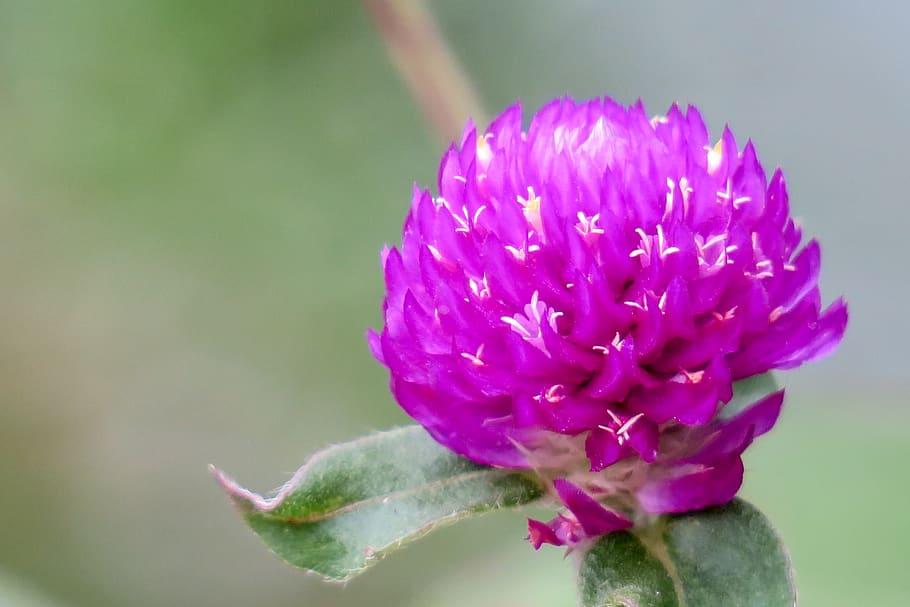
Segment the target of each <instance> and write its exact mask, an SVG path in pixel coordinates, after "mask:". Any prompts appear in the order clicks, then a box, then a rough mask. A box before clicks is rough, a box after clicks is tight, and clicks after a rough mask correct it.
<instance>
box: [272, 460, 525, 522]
mask: <svg viewBox="0 0 910 607" xmlns="http://www.w3.org/2000/svg"><path fill="white" fill-rule="evenodd" d="M512 475H515V476H518V477H520V478H521V479H522V480H530V479H529V478H528V477H526V476H524V475H519V474H516V473H514V472H509V471H506V470H496V469H491V470H472V471H471V472H464V473H461V474H459V475H456V476H451V477H448V478H441V479H437V480H435V481H432V482H429V483H425V484H422V485H417V486H414V487H408V488H407V489H399V490H397V491H392V492H389V493H385V494H381V495H374V496H370V497H368V498H364V499H360V500H357V501H354V502H350V503H348V504H345V505H344V506H341V507H340V508H334V509H332V510H328V511H325V512H314V513H312V514H310V515H307V516H281V515H278V514H274V513H272V512H264V511H262V510H258V511H256V512H255V514H256V515H258V516H261V517H262V518H264V519H268V520H277V521H281V522H284V523H288V524H290V525H306V524H312V523H319V522H322V521H325V520H329V519H332V518H335V517H338V516H343V515H345V514H348V513H351V512H354V511H356V510H360V509H362V508H369V507H370V506H373V505H376V504H381V503H388V502H392V501H401V500H404V499H406V498H408V497H411V496H413V495H418V494H420V493H423V492H426V493H431V492H433V491H438V490H439V489H443V488H445V487H448V486H450V485H454V484H457V483H461V482H468V481H471V480H475V479H479V478H484V477H485V476H489V477H490V478H496V477H501V478H506V477H508V476H512ZM303 489H304V487H301V490H303Z"/></svg>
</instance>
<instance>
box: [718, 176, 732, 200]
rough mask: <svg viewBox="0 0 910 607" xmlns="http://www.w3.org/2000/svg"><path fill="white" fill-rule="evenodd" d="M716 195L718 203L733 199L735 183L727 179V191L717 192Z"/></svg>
mask: <svg viewBox="0 0 910 607" xmlns="http://www.w3.org/2000/svg"><path fill="white" fill-rule="evenodd" d="M716 194H717V199H718V200H717V201H718V202H724V201H729V200H730V199H731V198H733V181H732V180H731V179H729V178H727V186H726V189H725V190H724V191H723V192H716Z"/></svg>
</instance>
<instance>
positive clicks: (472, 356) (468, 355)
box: [461, 344, 486, 367]
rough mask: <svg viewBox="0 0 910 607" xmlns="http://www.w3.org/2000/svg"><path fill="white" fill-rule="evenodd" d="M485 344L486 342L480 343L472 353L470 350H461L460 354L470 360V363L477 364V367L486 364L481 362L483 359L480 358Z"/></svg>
mask: <svg viewBox="0 0 910 607" xmlns="http://www.w3.org/2000/svg"><path fill="white" fill-rule="evenodd" d="M485 346H486V344H480V346H479V347H478V348H477V351H476V352H475V353H474V354H471V353H470V352H462V353H461V356H462V358H464V359H466V360H468V361H470V363H471V364H472V365H474V366H477V367H482V366H484V364H486V363H484V362H483V360H481V357H482V356H483V349H484V347H485Z"/></svg>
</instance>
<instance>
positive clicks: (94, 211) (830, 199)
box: [0, 0, 910, 607]
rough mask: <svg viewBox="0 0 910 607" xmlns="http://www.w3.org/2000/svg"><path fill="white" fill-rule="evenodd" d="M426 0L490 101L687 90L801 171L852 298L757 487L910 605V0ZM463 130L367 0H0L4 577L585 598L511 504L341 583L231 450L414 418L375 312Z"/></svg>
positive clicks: (791, 536)
mask: <svg viewBox="0 0 910 607" xmlns="http://www.w3.org/2000/svg"><path fill="white" fill-rule="evenodd" d="M431 8H432V9H433V11H434V13H435V14H436V16H437V18H438V19H439V22H440V25H441V27H442V29H443V30H444V31H445V33H446V35H447V36H448V38H449V39H450V42H451V44H452V46H453V48H454V50H455V53H456V54H457V56H458V57H459V58H460V59H461V60H462V61H463V63H464V65H465V69H466V70H467V72H468V73H469V75H470V76H471V77H472V78H473V79H474V81H475V82H476V84H477V87H478V90H479V92H480V94H481V96H482V97H483V98H484V101H485V102H486V104H487V107H488V108H490V109H491V110H495V109H498V108H500V107H502V106H504V105H505V104H507V103H509V102H511V101H512V100H513V99H515V98H520V99H522V100H523V101H524V102H525V104H526V107H527V108H528V109H533V108H536V107H537V106H539V105H540V104H541V103H543V102H544V101H546V100H548V99H549V98H550V97H553V96H556V95H559V94H563V93H566V92H568V93H571V94H573V95H575V96H579V97H585V96H594V95H600V94H604V93H609V94H611V95H613V96H615V97H616V98H618V99H620V100H622V101H625V102H630V101H633V100H635V99H636V98H637V97H641V98H642V99H643V100H644V101H645V103H646V104H647V106H648V107H649V110H650V111H651V112H653V113H658V112H662V111H663V110H664V109H665V108H666V106H667V105H668V104H669V103H670V102H671V101H673V100H679V101H682V102H693V103H697V104H699V105H700V107H701V109H702V110H703V113H704V114H705V116H706V117H707V119H708V120H709V123H710V125H711V127H712V129H713V130H714V132H715V133H717V132H719V130H720V128H721V127H722V126H723V122H724V121H729V122H730V123H731V125H732V126H733V128H734V130H735V131H736V132H737V133H738V134H739V135H740V137H741V138H743V139H744V138H745V137H747V136H751V137H753V139H754V140H755V141H756V143H757V145H758V149H759V151H760V153H761V156H762V159H763V161H764V162H765V163H766V165H771V166H773V165H777V164H780V165H782V166H784V167H785V169H786V171H787V175H788V178H789V184H790V186H791V194H792V200H793V206H794V208H795V212H796V214H797V215H800V216H802V217H804V218H805V223H804V225H805V226H806V229H807V232H808V233H809V234H811V235H815V236H817V237H819V238H820V239H821V240H822V242H823V244H824V250H825V255H826V260H825V268H824V271H823V286H824V289H825V295H826V298H827V299H828V300H830V299H832V298H833V297H834V296H836V295H838V294H844V295H846V296H847V298H848V299H849V301H850V304H851V312H852V320H851V323H852V324H851V327H850V331H849V334H848V338H847V340H846V342H845V343H844V345H843V347H842V348H841V351H840V352H839V353H838V355H837V356H836V357H835V358H833V359H831V360H828V361H825V362H824V363H821V364H817V365H814V366H812V367H810V368H807V369H804V370H801V371H800V372H799V373H796V374H791V375H789V376H785V377H784V381H785V382H786V383H787V384H788V385H789V386H790V392H789V394H790V396H789V400H788V408H787V409H786V412H785V415H784V417H783V420H782V422H781V424H780V425H779V429H778V430H777V431H776V432H774V433H773V434H772V435H770V436H768V437H766V438H764V439H763V440H762V441H761V442H760V443H759V444H758V445H756V447H754V448H753V449H752V450H750V453H749V456H748V459H747V467H748V473H747V479H748V480H747V485H746V488H745V494H746V495H747V497H749V498H750V499H751V500H753V501H754V502H755V503H756V504H758V505H759V506H760V507H761V508H763V509H764V510H765V511H766V512H767V513H768V514H769V516H770V517H771V518H772V520H774V521H775V522H776V523H777V525H778V526H779V528H780V530H781V532H782V534H783V535H784V537H785V538H786V540H787V542H788V544H789V546H790V548H791V551H792V554H793V558H794V560H795V564H796V569H797V579H798V582H799V585H800V591H801V598H802V604H803V605H806V606H809V607H812V606H819V607H822V606H823V607H836V606H848V605H849V606H851V607H853V606H856V605H877V606H882V605H885V606H891V605H893V606H900V605H906V604H908V603H910V576H908V575H907V567H908V563H910V548H908V546H910V515H908V512H910V486H908V483H910V481H908V475H907V472H906V470H907V460H908V459H910V439H908V437H910V433H908V423H910V410H908V407H907V405H908V402H907V401H908V397H907V392H908V388H910V379H908V373H907V363H908V356H907V346H906V344H907V343H910V321H908V320H907V315H906V312H905V309H904V308H905V305H906V302H907V301H908V295H910V286H908V284H910V283H908V280H907V265H908V262H910V255H908V253H907V248H906V247H907V245H906V240H905V234H906V226H907V223H908V221H910V200H908V185H907V177H906V176H907V168H906V167H907V162H908V156H910V155H908V152H907V143H906V142H907V141H908V137H910V119H908V115H907V108H908V106H910V70H908V63H907V60H908V57H910V37H908V35H907V32H908V28H910V4H908V3H904V2H897V1H895V2H873V3H857V2H800V3H792V2H786V1H784V0H778V1H773V2H762V3H716V2H692V3H685V4H683V3H670V2H594V1H582V0H578V1H571V2H568V1H562V2H545V1H542V0H537V1H527V2H524V1H518V0H513V1H509V2H505V1H500V2H495V3H491V2H484V1H482V0H466V1H459V2H441V1H437V2H432V3H431ZM441 149H442V146H441V144H440V143H439V142H437V141H436V140H434V138H433V136H432V135H430V134H429V133H428V132H427V130H426V128H425V123H424V121H423V119H422V117H421V115H420V114H419V112H418V110H417V109H416V107H415V105H414V103H413V102H412V100H411V98H410V97H409V95H408V93H407V91H406V89H405V88H404V86H403V85H402V84H401V81H400V78H399V77H398V75H397V73H396V72H395V70H394V69H393V67H392V66H391V65H390V64H389V62H388V60H387V58H386V55H385V52H384V48H383V45H382V43H381V41H380V39H379V38H378V37H377V35H376V33H375V32H374V30H373V29H372V27H371V23H370V21H369V19H368V17H367V16H366V14H365V13H364V11H363V9H362V8H361V6H360V5H359V4H358V3H356V2H341V1H338V0H323V1H314V0H309V1H306V2H301V1H299V0H298V1H291V0H281V1H273V2H258V3H257V2H234V1H229V2H226V1H218V2H215V1H211V0H195V1H193V0H189V1H188V0H146V1H141V0H120V1H117V2H113V1H110V2H105V1H103V0H86V1H83V2H67V1H63V0H60V1H44V0H28V1H25V0H19V1H15V0H12V1H11V0H4V1H2V2H0V272H2V274H0V276H2V278H3V284H4V289H3V296H2V298H0V360H2V363H0V398H2V401H0V485H2V494H0V520H2V523H0V606H4V607H5V606H8V605H16V606H19V605H26V606H31V605H35V606H59V607H67V606H70V607H71V606H86V607H88V606H92V607H99V606H100V607H104V606H122V605H137V606H158V605H220V606H224V605H270V606H271V607H282V606H300V605H307V606H309V607H318V606H323V605H325V606H328V605H333V606H341V607H344V606H346V605H351V606H353V605H363V604H369V605H383V606H384V605H388V606H398V605H410V606H413V607H434V606H439V607H444V606H448V605H472V606H478V607H494V606H495V607H517V606H524V607H543V606H550V607H552V606H555V605H571V604H573V600H574V599H573V598H572V593H573V590H572V586H573V580H572V575H573V574H572V572H571V567H570V565H569V564H568V563H566V562H564V561H563V560H562V558H561V554H560V553H559V551H557V550H549V551H547V550H543V551H541V552H540V553H539V554H535V553H534V552H533V551H532V550H531V549H530V548H529V547H528V546H527V545H526V544H525V543H524V542H523V539H522V538H523V536H524V520H523V518H522V517H521V516H519V515H517V514H515V513H504V514H498V515H495V516H491V517H489V518H486V519H482V520H478V521H474V522H470V523H466V524H464V525H461V526H459V527H458V528H457V529H448V530H446V531H444V532H441V533H439V534H437V535H434V536H433V537H430V538H428V539H427V540H425V541H423V542H421V543H419V544H417V545H415V546H413V547H411V548H409V549H408V550H406V551H404V552H402V553H401V554H399V555H397V556H396V557H395V558H393V559H390V560H388V561H386V562H384V563H383V564H382V565H381V566H379V567H378V568H377V569H375V570H373V571H372V572H370V573H369V574H368V575H366V576H365V577H363V578H361V579H358V580H356V581H354V582H353V583H351V584H350V585H348V586H347V587H346V588H343V589H342V588H339V587H332V586H325V585H322V584H321V583H319V582H318V581H317V580H315V579H313V578H310V577H307V576H304V575H302V574H300V573H299V572H296V571H293V570H292V569H291V568H290V567H287V566H286V565H284V564H282V563H280V562H279V561H278V560H276V559H274V558H273V557H272V556H271V555H269V554H268V552H267V551H266V550H265V548H264V547H263V546H262V545H260V543H259V541H258V540H257V539H256V538H255V537H254V536H253V535H252V534H251V533H250V532H248V531H247V530H246V529H245V527H244V526H243V524H242V523H241V521H240V520H239V518H238V517H237V516H236V514H235V513H234V512H233V511H232V509H231V507H230V506H229V504H228V503H227V501H226V500H225V499H224V497H223V496H222V495H221V494H220V493H219V491H218V490H217V488H216V487H215V485H214V483H213V482H212V481H211V479H210V478H209V476H208V473H207V471H206V465H207V464H208V463H210V462H214V463H217V464H218V465H219V466H223V467H224V468H225V469H226V470H228V471H230V472H232V473H233V474H235V475H236V476H237V478H238V479H240V480H241V481H242V482H245V483H248V484H250V485H251V486H253V487H254V488H258V489H261V490H266V489H269V488H271V487H274V486H276V485H278V484H279V483H280V482H282V481H283V480H285V479H286V478H287V477H288V476H289V475H290V474H291V473H292V472H293V470H294V469H295V468H296V467H297V466H298V465H299V464H300V463H301V462H302V461H303V460H304V458H305V456H306V455H307V454H308V453H309V452H311V451H312V450H314V449H316V448H319V447H321V446H324V445H325V444H327V443H329V442H332V441H337V440H342V439H347V438H351V437H354V436H357V435H360V434H363V433H364V432H367V431H369V430H372V429H380V428H387V427H390V426H393V425H396V424H402V423H405V422H406V421H407V420H406V418H405V416H404V415H403V414H402V413H401V412H399V410H398V409H397V407H396V406H395V405H394V403H393V401H392V400H391V398H390V397H389V395H388V393H387V390H386V377H385V374H384V372H383V370H382V369H381V368H380V367H379V365H377V364H376V363H374V362H373V361H372V360H371V358H370V356H369V354H368V352H367V348H366V346H365V344H364V340H363V332H364V329H365V327H367V326H368V325H376V324H377V323H378V322H379V308H380V301H381V296H382V283H381V277H380V272H379V265H378V250H379V248H380V246H381V245H382V244H383V243H386V242H397V240H398V237H399V227H400V223H401V220H402V218H403V216H404V212H405V209H406V206H407V204H408V199H409V192H410V187H411V183H412V181H413V180H415V179H416V180H419V181H420V182H421V183H423V184H427V185H428V184H430V183H431V180H432V179H433V177H434V175H435V170H436V163H437V160H438V157H439V155H440V152H441Z"/></svg>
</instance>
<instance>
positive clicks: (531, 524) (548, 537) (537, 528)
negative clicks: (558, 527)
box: [528, 518, 565, 550]
mask: <svg viewBox="0 0 910 607" xmlns="http://www.w3.org/2000/svg"><path fill="white" fill-rule="evenodd" d="M528 541H529V542H531V545H532V546H534V550H540V547H541V546H543V545H544V544H550V545H552V546H564V545H565V542H564V541H563V540H561V539H559V536H557V535H556V531H555V530H553V529H552V528H551V526H550V525H549V524H547V523H544V522H543V521H538V520H536V519H533V518H529V519H528Z"/></svg>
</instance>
